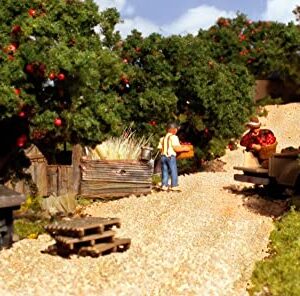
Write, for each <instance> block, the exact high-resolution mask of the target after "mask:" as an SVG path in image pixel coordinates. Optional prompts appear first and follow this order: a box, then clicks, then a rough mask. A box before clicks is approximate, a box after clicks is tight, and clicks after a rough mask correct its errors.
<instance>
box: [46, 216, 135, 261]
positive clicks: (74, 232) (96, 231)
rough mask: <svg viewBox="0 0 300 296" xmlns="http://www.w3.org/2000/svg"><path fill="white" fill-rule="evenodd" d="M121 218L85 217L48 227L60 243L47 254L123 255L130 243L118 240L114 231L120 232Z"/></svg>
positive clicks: (128, 240)
mask: <svg viewBox="0 0 300 296" xmlns="http://www.w3.org/2000/svg"><path fill="white" fill-rule="evenodd" d="M120 226H121V222H120V219H118V218H100V217H84V218H75V219H71V220H67V221H61V222H58V223H53V224H50V225H47V226H46V227H45V229H46V231H47V232H48V233H49V234H50V235H51V236H52V237H53V238H54V239H55V241H56V243H55V244H54V245H52V246H50V247H48V249H47V250H45V251H44V253H50V254H57V255H60V256H63V257H69V256H70V255H72V254H78V255H80V256H92V257H98V256H100V255H105V254H109V253H112V252H123V251H126V250H127V249H128V248H129V247H130V243H131V240H130V239H127V238H126V239H124V238H123V239H120V238H115V234H116V232H115V230H113V227H117V228H120Z"/></svg>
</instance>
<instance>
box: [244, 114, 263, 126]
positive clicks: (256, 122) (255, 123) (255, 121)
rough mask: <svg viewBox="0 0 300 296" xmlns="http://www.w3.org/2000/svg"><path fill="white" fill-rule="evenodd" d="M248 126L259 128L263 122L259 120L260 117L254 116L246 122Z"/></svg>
mask: <svg viewBox="0 0 300 296" xmlns="http://www.w3.org/2000/svg"><path fill="white" fill-rule="evenodd" d="M246 126H248V127H250V128H259V127H260V126H261V123H260V122H259V119H258V118H257V117H255V116H254V117H251V118H250V121H249V122H247V123H246Z"/></svg>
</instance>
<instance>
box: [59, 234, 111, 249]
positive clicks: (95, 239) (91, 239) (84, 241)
mask: <svg viewBox="0 0 300 296" xmlns="http://www.w3.org/2000/svg"><path fill="white" fill-rule="evenodd" d="M115 234H116V232H115V231H113V230H108V231H104V232H103V233H96V234H91V235H86V236H83V237H80V238H76V237H68V236H60V235H59V236H55V240H56V241H57V242H59V243H61V244H62V245H63V246H64V247H65V248H67V249H69V250H74V249H80V247H82V246H87V245H88V246H94V245H96V244H98V243H103V242H111V241H112V240H113V237H114V236H115Z"/></svg>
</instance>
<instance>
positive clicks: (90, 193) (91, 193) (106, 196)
mask: <svg viewBox="0 0 300 296" xmlns="http://www.w3.org/2000/svg"><path fill="white" fill-rule="evenodd" d="M149 193H151V189H150V188H149V189H139V190H137V191H127V192H110V193H109V192H105V193H103V192H101V191H99V190H97V191H93V190H89V191H88V190H85V191H81V195H82V196H84V197H86V198H93V199H94V198H102V199H111V198H113V197H125V196H130V195H132V194H134V195H141V194H149Z"/></svg>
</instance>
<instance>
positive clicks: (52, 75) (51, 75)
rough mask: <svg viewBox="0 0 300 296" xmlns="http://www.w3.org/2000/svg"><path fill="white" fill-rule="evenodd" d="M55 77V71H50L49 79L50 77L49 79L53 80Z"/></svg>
mask: <svg viewBox="0 0 300 296" xmlns="http://www.w3.org/2000/svg"><path fill="white" fill-rule="evenodd" d="M55 77H56V75H55V73H53V72H51V73H50V74H49V79H50V80H54V79H55Z"/></svg>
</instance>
